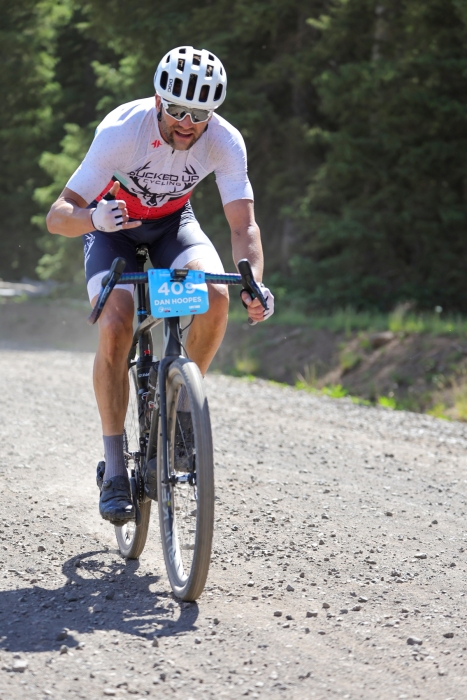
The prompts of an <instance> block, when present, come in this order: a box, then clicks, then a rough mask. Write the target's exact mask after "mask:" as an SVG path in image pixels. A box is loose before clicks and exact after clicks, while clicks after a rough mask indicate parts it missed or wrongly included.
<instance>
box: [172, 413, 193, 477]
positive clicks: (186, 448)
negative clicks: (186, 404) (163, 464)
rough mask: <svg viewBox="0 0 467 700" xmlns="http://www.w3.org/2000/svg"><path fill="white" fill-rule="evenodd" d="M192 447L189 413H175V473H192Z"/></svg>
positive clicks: (191, 423) (191, 426) (191, 428)
mask: <svg viewBox="0 0 467 700" xmlns="http://www.w3.org/2000/svg"><path fill="white" fill-rule="evenodd" d="M194 446H195V445H194V434H193V422H192V420H191V413H189V412H187V411H177V425H176V427H175V445H174V468H175V470H176V471H177V472H192V471H194V469H195V460H194V454H195V450H194Z"/></svg>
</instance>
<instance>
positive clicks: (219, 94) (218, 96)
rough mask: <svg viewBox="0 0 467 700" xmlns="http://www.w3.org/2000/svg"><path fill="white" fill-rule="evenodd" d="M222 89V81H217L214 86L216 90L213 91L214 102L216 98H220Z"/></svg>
mask: <svg viewBox="0 0 467 700" xmlns="http://www.w3.org/2000/svg"><path fill="white" fill-rule="evenodd" d="M222 90H223V85H222V83H219V85H218V86H217V87H216V92H215V93H214V102H217V101H218V100H220V99H221V97H222Z"/></svg>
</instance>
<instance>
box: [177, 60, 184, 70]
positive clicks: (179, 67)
mask: <svg viewBox="0 0 467 700" xmlns="http://www.w3.org/2000/svg"><path fill="white" fill-rule="evenodd" d="M184 68H185V59H184V58H179V59H178V61H177V70H181V71H183V69H184Z"/></svg>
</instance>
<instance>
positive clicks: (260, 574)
mask: <svg viewBox="0 0 467 700" xmlns="http://www.w3.org/2000/svg"><path fill="white" fill-rule="evenodd" d="M91 366H92V355H91V354H89V353H72V352H53V351H36V352H32V351H31V352H24V351H14V352H13V351H9V350H4V351H3V352H0V377H1V379H0V415H1V423H0V435H1V446H2V447H1V452H0V479H1V488H2V501H1V506H0V510H1V512H0V515H1V523H0V538H1V540H0V554H1V556H0V669H1V670H0V697H1V698H2V699H4V700H10V699H15V700H16V699H17V698H18V699H19V698H21V699H22V700H23V699H27V700H30V699H31V700H36V699H41V700H42V698H44V699H46V698H47V699H48V698H52V699H56V700H62V699H64V698H67V699H68V698H72V699H73V698H86V699H87V700H89V699H91V700H93V699H94V698H101V697H116V698H119V697H125V696H128V697H133V698H135V699H136V700H138V699H139V698H144V697H147V696H150V697H161V695H162V694H163V693H164V694H165V695H166V696H167V697H169V698H174V699H175V700H204V699H205V698H206V699H215V700H218V699H220V698H227V699H229V698H240V697H244V696H245V697H248V698H265V699H266V698H267V699H268V700H269V699H275V698H281V699H286V700H289V699H295V698H300V699H303V698H305V699H307V698H332V697H337V698H352V699H356V698H362V699H365V700H368V699H371V698H378V699H380V698H384V699H386V698H429V699H430V700H437V699H440V700H448V698H449V699H450V700H454V699H455V700H462V699H463V698H466V697H467V675H466V669H465V665H464V664H465V660H466V659H467V637H466V626H467V621H466V612H465V595H466V588H467V578H466V551H465V549H466V548H467V544H466V542H467V526H466V524H465V516H466V513H467V504H466V479H467V477H466V471H465V467H466V457H465V454H466V449H465V448H466V444H467V429H466V428H465V427H464V426H463V425H462V424H458V423H448V422H443V421H438V420H436V419H434V418H430V417H426V416H420V415H414V414H409V413H403V412H391V411H389V410H387V409H382V408H381V409H375V408H368V407H365V406H357V405H354V404H352V403H351V402H350V400H347V399H343V400H337V401H336V400H332V399H327V398H320V397H316V396H313V395H310V394H307V393H305V392H298V391H296V390H294V389H292V388H286V387H281V386H275V385H272V384H268V383H266V382H263V381H254V382H249V381H242V380H238V379H233V378H229V377H225V376H221V375H213V376H210V377H208V379H207V389H208V395H209V398H210V405H211V413H212V418H213V425H214V436H215V450H216V451H215V455H216V481H217V501H216V532H215V542H214V552H213V559H212V565H211V570H210V575H209V579H208V585H207V588H206V591H205V592H204V594H203V595H202V597H201V598H200V600H199V601H198V602H197V604H186V603H182V604H180V603H179V602H178V601H177V600H176V599H174V598H173V597H172V595H171V592H170V588H169V586H168V581H167V578H166V574H165V569H164V564H163V559H162V553H161V548H160V542H159V535H158V532H157V519H156V517H155V515H156V509H155V508H154V510H153V526H152V530H151V533H150V537H149V542H148V544H147V546H146V549H145V551H144V552H143V555H142V556H141V559H140V561H139V562H125V561H124V560H123V559H122V558H121V557H120V556H119V555H118V553H117V550H116V544H115V538H114V534H113V528H112V527H111V526H109V525H108V524H105V523H104V522H103V521H101V520H100V519H99V516H98V512H97V499H98V491H97V487H96V486H95V482H94V473H95V466H96V463H97V461H98V460H99V459H100V458H101V439H100V430H99V422H98V416H97V410H96V407H95V404H94V398H93V393H92V387H91Z"/></svg>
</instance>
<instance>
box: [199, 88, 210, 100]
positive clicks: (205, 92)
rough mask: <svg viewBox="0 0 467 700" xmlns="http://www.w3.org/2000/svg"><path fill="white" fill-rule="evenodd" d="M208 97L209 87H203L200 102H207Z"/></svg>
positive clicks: (200, 92)
mask: <svg viewBox="0 0 467 700" xmlns="http://www.w3.org/2000/svg"><path fill="white" fill-rule="evenodd" d="M208 97H209V85H203V87H202V88H201V90H200V91H199V101H200V102H207V101H208Z"/></svg>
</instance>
